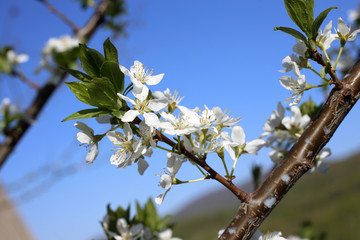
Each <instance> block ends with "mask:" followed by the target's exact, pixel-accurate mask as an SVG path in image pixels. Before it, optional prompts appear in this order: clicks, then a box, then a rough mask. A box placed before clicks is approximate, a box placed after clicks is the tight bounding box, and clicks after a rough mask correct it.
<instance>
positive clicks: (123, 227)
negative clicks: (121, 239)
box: [116, 218, 128, 234]
mask: <svg viewBox="0 0 360 240" xmlns="http://www.w3.org/2000/svg"><path fill="white" fill-rule="evenodd" d="M116 230H118V232H119V233H120V234H125V233H127V231H128V224H127V222H126V220H125V218H119V219H118V220H117V222H116Z"/></svg>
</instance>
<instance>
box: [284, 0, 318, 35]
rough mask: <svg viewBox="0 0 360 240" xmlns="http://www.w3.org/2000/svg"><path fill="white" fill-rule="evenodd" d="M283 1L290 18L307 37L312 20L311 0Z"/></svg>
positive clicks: (312, 5) (312, 6)
mask: <svg viewBox="0 0 360 240" xmlns="http://www.w3.org/2000/svg"><path fill="white" fill-rule="evenodd" d="M284 3H285V7H286V10H287V12H288V14H289V16H290V18H291V19H292V20H293V22H294V23H295V24H296V25H297V26H298V27H299V28H300V29H301V30H302V31H303V32H304V33H305V34H306V35H307V36H308V37H309V36H310V34H311V27H312V23H313V21H314V3H313V0H308V1H307V2H306V1H305V0H284Z"/></svg>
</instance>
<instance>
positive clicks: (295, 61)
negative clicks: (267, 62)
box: [279, 54, 302, 73]
mask: <svg viewBox="0 0 360 240" xmlns="http://www.w3.org/2000/svg"><path fill="white" fill-rule="evenodd" d="M281 63H282V66H283V67H284V68H285V69H283V70H280V71H279V72H283V73H285V72H289V71H291V70H293V69H294V65H297V66H298V67H299V70H301V69H302V67H300V64H301V61H300V59H299V58H298V57H297V56H296V55H295V54H291V55H289V56H286V57H285V58H284V59H283V60H282V61H281Z"/></svg>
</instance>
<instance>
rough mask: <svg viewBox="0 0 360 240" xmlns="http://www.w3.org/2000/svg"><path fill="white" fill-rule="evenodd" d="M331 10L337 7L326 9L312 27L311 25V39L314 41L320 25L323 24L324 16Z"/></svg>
mask: <svg viewBox="0 0 360 240" xmlns="http://www.w3.org/2000/svg"><path fill="white" fill-rule="evenodd" d="M332 9H337V7H331V8H328V9H326V10H324V11H322V12H321V13H320V14H319V15H318V16H317V17H316V19H315V21H314V23H313V25H312V37H313V39H314V40H315V39H316V37H317V33H318V30H319V28H320V26H321V24H322V23H323V21H324V20H325V18H326V16H327V15H328V14H329V12H330V11H331V10H332Z"/></svg>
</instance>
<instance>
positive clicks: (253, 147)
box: [221, 125, 265, 160]
mask: <svg viewBox="0 0 360 240" xmlns="http://www.w3.org/2000/svg"><path fill="white" fill-rule="evenodd" d="M221 134H222V137H223V139H224V141H223V146H224V148H225V149H226V151H228V153H229V154H230V157H231V158H232V159H233V160H237V159H238V158H239V156H240V155H241V154H242V153H243V152H244V153H247V154H253V155H257V152H258V151H259V150H260V149H261V148H262V147H263V146H264V145H265V141H264V140H262V139H255V140H253V141H251V142H248V143H245V133H244V130H243V128H242V127H241V126H239V125H236V126H234V127H233V129H232V132H231V138H230V137H229V134H228V133H227V132H222V133H221ZM231 139H232V140H231Z"/></svg>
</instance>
